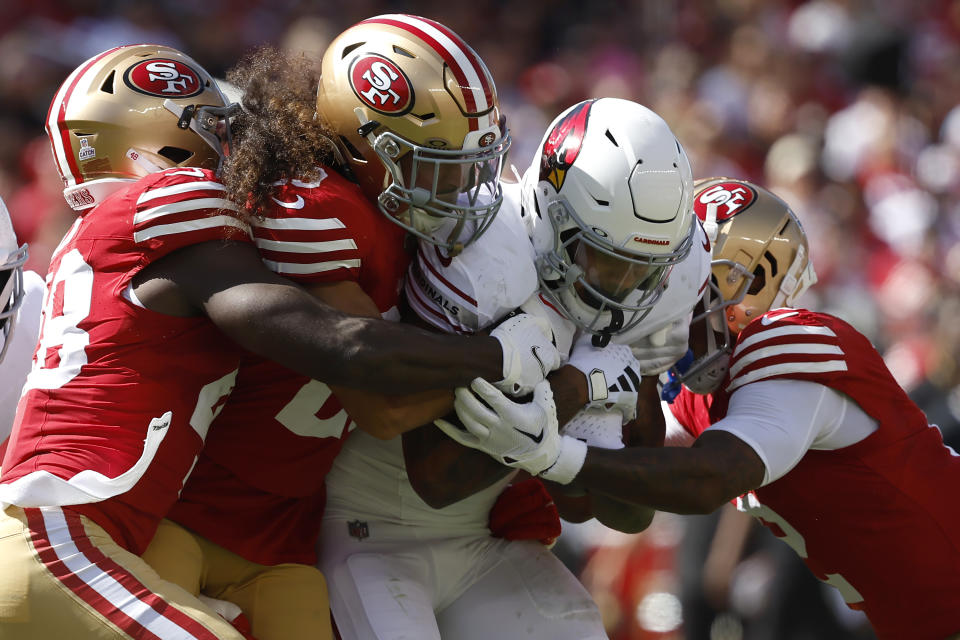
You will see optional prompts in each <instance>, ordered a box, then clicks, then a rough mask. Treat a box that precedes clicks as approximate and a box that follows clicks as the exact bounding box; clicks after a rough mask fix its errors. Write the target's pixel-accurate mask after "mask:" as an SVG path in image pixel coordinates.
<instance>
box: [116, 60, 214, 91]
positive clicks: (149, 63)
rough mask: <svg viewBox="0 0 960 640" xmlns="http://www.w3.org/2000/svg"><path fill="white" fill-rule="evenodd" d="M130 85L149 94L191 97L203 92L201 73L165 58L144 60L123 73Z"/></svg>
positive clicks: (125, 80)
mask: <svg viewBox="0 0 960 640" xmlns="http://www.w3.org/2000/svg"><path fill="white" fill-rule="evenodd" d="M123 81H124V82H125V83H126V84H127V86H128V87H130V88H131V89H133V90H134V91H137V92H138V93H143V94H146V95H148V96H157V97H161V98H189V97H192V96H195V95H198V94H200V93H202V92H203V90H204V88H205V87H204V85H203V81H202V80H201V79H200V74H199V73H197V72H196V71H195V70H193V69H192V68H190V67H189V66H187V65H186V64H184V63H182V62H180V61H179V60H169V59H164V58H152V59H150V60H143V61H142V62H138V63H137V64H135V65H133V66H132V67H130V68H129V69H127V70H126V72H124V74H123Z"/></svg>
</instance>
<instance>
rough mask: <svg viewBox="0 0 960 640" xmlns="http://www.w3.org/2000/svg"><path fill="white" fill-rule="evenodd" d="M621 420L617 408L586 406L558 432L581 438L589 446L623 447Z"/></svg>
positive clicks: (620, 414)
mask: <svg viewBox="0 0 960 640" xmlns="http://www.w3.org/2000/svg"><path fill="white" fill-rule="evenodd" d="M634 407H636V404H634ZM623 422H624V421H623V414H622V413H621V412H620V411H619V410H617V409H613V410H607V409H600V408H595V407H587V408H585V409H581V410H580V411H579V412H578V413H577V415H575V416H573V418H571V419H570V422H568V423H567V424H565V425H563V427H561V428H560V433H561V434H563V435H565V436H570V437H571V438H576V439H577V440H583V441H584V442H586V443H587V445H588V446H591V447H600V448H603V449H623V447H624V444H623Z"/></svg>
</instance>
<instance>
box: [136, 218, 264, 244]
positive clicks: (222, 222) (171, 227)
mask: <svg viewBox="0 0 960 640" xmlns="http://www.w3.org/2000/svg"><path fill="white" fill-rule="evenodd" d="M216 227H234V228H236V229H240V230H241V231H243V232H244V233H245V234H247V235H249V234H250V228H249V227H247V225H246V224H244V223H243V222H241V221H240V220H237V219H236V218H234V217H232V216H208V217H206V218H201V219H199V220H185V221H183V222H175V223H173V224H161V225H157V226H155V227H148V228H146V229H142V230H140V231H134V232H133V241H134V242H143V241H144V240H151V239H153V238H159V237H160V236H169V235H174V234H177V233H190V232H193V231H201V230H203V229H214V228H216Z"/></svg>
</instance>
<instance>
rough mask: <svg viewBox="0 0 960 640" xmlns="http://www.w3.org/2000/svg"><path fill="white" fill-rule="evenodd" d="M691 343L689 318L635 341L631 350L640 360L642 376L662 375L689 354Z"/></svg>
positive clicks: (674, 322)
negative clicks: (689, 344)
mask: <svg viewBox="0 0 960 640" xmlns="http://www.w3.org/2000/svg"><path fill="white" fill-rule="evenodd" d="M689 342H690V318H689V316H686V317H683V318H680V319H678V320H674V321H673V322H671V323H670V324H668V325H667V326H665V327H663V328H662V329H660V330H659V331H656V332H654V333H652V334H650V335H648V336H644V337H643V338H640V339H639V340H636V341H634V342H633V343H632V344H631V345H630V348H631V349H632V350H633V355H634V357H635V358H636V359H637V360H639V364H640V374H641V375H645V376H656V375H660V374H661V373H663V372H664V371H666V370H667V369H669V368H670V367H672V366H673V365H674V364H675V363H676V362H677V360H679V359H680V358H682V357H683V356H684V354H686V353H687V349H688V348H689V346H688V343H689Z"/></svg>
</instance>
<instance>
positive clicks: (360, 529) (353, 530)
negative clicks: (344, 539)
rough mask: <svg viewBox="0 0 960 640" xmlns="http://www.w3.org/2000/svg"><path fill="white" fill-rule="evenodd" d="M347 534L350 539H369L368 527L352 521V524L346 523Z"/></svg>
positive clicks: (357, 521) (364, 523)
mask: <svg viewBox="0 0 960 640" xmlns="http://www.w3.org/2000/svg"><path fill="white" fill-rule="evenodd" d="M347 533H349V534H350V537H351V538H356V539H357V540H363V539H364V538H369V537H370V527H368V526H367V523H366V522H361V521H360V520H354V521H353V522H348V523H347Z"/></svg>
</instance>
